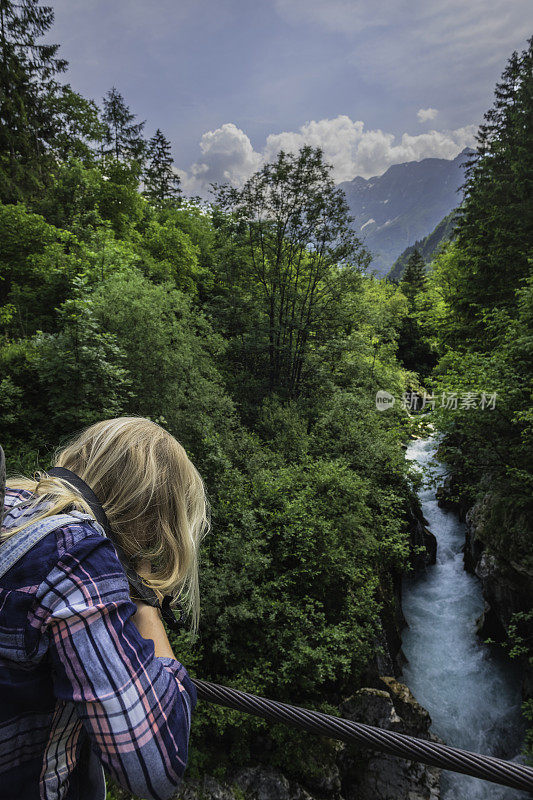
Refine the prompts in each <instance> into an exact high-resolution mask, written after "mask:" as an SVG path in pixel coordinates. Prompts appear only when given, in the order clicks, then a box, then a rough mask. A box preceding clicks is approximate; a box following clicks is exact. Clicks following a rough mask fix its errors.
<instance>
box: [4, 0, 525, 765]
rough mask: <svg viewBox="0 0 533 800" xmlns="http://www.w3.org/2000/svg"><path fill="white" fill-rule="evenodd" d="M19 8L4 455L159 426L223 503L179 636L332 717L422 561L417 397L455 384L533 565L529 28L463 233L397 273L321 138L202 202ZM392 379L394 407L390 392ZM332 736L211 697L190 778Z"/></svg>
mask: <svg viewBox="0 0 533 800" xmlns="http://www.w3.org/2000/svg"><path fill="white" fill-rule="evenodd" d="M0 17H1V19H0V22H1V26H0V29H1V33H0V51H1V52H0V99H1V104H2V112H1V116H0V201H1V205H0V326H1V327H0V330H1V341H0V413H1V441H2V444H3V446H4V448H5V451H6V458H7V461H8V469H9V472H11V473H13V472H24V473H26V474H27V473H31V472H33V471H34V470H35V469H36V468H37V467H38V466H41V467H43V466H44V467H46V466H48V465H49V463H50V458H51V454H52V451H53V449H54V448H55V447H56V446H57V445H58V444H60V443H61V442H62V441H63V440H64V439H65V438H66V437H68V436H70V435H71V434H72V433H73V432H75V431H77V430H78V429H80V428H81V427H83V426H85V425H87V424H90V423H92V422H95V421H97V420H99V419H102V418H105V417H112V416H119V415H123V414H137V415H143V416H148V417H150V418H151V419H153V420H156V421H157V422H159V423H160V424H162V425H163V426H165V427H166V428H167V429H168V430H169V431H170V432H171V433H172V434H173V435H174V436H176V438H177V439H178V440H179V441H181V442H182V443H183V445H184V446H185V448H186V450H187V452H188V453H189V455H190V457H191V458H192V460H193V461H194V463H195V464H196V466H197V467H198V469H199V470H200V472H201V474H202V476H203V477H204V479H205V481H206V484H207V487H208V491H209V495H210V501H211V505H212V532H211V534H210V535H209V536H208V537H207V539H206V540H205V541H204V543H203V553H202V558H201V596H202V613H201V623H200V627H201V630H200V634H199V636H198V637H197V638H193V637H192V635H191V634H189V633H187V632H184V633H183V634H181V635H180V636H179V637H174V639H173V646H174V649H175V652H176V654H177V655H178V657H179V658H180V660H182V661H183V663H184V664H185V665H186V666H187V668H188V669H189V671H190V672H191V674H192V675H193V676H198V677H201V678H203V679H206V680H212V681H215V682H219V683H222V684H227V685H229V686H235V687H237V688H242V689H246V690H249V691H251V692H254V693H257V694H263V695H266V696H270V697H273V698H276V699H278V700H282V701H289V702H291V703H293V704H297V705H305V706H309V707H313V708H316V709H319V710H324V711H328V712H331V713H336V712H337V707H338V703H339V700H340V699H341V698H343V697H346V696H348V695H350V694H351V693H353V691H354V689H355V688H357V687H358V686H360V685H361V681H362V680H363V678H364V676H365V674H366V671H367V670H368V666H369V663H370V662H371V660H372V657H373V655H374V653H375V649H376V642H377V637H378V635H379V630H380V625H381V615H382V613H383V611H384V609H385V608H386V607H387V606H388V605H390V604H391V603H393V602H394V590H393V584H394V581H395V580H396V579H397V578H398V576H399V575H400V574H401V573H402V572H405V571H407V570H408V569H409V564H410V562H411V560H412V559H411V558H410V555H412V554H410V552H409V520H410V516H409V514H410V511H409V509H410V508H411V505H412V501H413V486H414V484H415V479H414V477H413V475H412V474H411V472H410V469H409V467H408V465H407V464H406V462H405V459H404V450H403V447H402V445H404V444H405V442H406V440H407V439H408V437H409V435H410V433H411V431H412V430H413V425H414V422H413V420H414V417H415V416H416V415H415V414H413V413H412V409H411V410H410V409H409V408H408V407H407V406H408V404H407V403H406V402H405V398H406V397H410V396H411V395H410V393H411V392H416V393H417V396H418V397H422V396H425V397H427V396H428V394H429V393H432V396H433V398H437V402H435V403H434V406H435V408H434V410H431V405H430V404H428V403H427V402H426V404H425V408H423V409H421V410H422V411H428V410H429V413H430V415H431V419H432V420H433V421H436V422H437V423H438V425H439V427H440V428H441V430H442V431H443V432H444V434H445V447H444V455H445V457H446V460H447V462H448V463H449V464H450V465H451V466H452V468H453V470H454V474H455V475H456V489H457V493H458V495H461V496H464V497H468V499H469V501H471V502H473V501H474V499H475V498H476V497H477V496H478V495H479V493H485V492H487V488H488V487H494V491H493V492H492V494H491V498H492V499H491V503H492V506H491V516H490V518H491V521H492V522H491V526H490V529H489V534H488V537H489V538H488V540H487V542H486V544H487V547H489V548H492V549H493V551H494V552H496V553H500V552H501V553H504V554H505V555H506V557H509V554H510V555H511V557H512V559H513V560H516V561H518V562H520V563H521V564H522V565H524V567H528V568H533V562H532V547H531V538H530V537H531V529H530V527H528V524H529V523H528V519H529V520H531V507H530V506H529V505H528V502H530V501H529V498H530V497H531V473H530V471H529V466H530V465H529V463H528V456H529V455H530V453H531V446H532V422H533V420H532V417H531V406H530V400H531V383H530V375H531V363H530V360H531V355H532V347H533V335H532V332H531V330H532V326H531V322H532V316H533V306H532V299H533V285H532V282H531V277H530V273H531V257H530V256H529V257H528V250H527V246H528V236H529V233H530V231H529V228H528V226H529V224H530V220H531V219H533V213H531V212H532V209H531V191H530V190H531V166H532V165H531V159H532V155H531V154H532V148H531V88H532V84H531V63H532V49H531V43H530V45H529V49H528V50H527V51H525V52H524V53H522V54H516V53H515V54H513V56H512V58H511V59H510V61H509V64H508V66H507V68H506V71H505V73H504V76H503V78H502V83H501V84H500V85H499V87H498V88H497V91H496V100H495V104H494V107H493V109H492V110H491V111H490V112H488V114H487V115H486V121H485V123H484V125H482V126H481V128H480V134H479V146H478V148H477V152H476V154H475V156H473V158H472V160H471V165H470V167H469V170H468V173H467V183H466V194H465V201H464V204H463V206H462V208H461V209H460V218H459V221H458V223H457V225H458V227H457V235H456V237H455V238H454V241H453V243H451V244H448V245H447V246H445V247H444V249H443V250H442V251H441V252H440V253H439V255H438V256H437V258H436V259H435V260H434V262H433V263H432V264H431V265H430V268H429V270H428V271H425V270H424V269H422V270H419V269H417V268H416V264H415V263H414V262H413V265H412V269H409V268H408V269H407V271H406V274H405V275H404V279H403V280H402V281H401V282H400V284H399V285H395V284H393V283H391V282H388V281H386V280H378V279H376V278H373V277H369V276H368V275H367V274H366V272H365V270H366V268H367V267H368V266H369V265H370V263H371V255H370V254H369V253H368V252H367V251H366V250H365V248H364V246H363V245H362V244H361V242H360V241H359V240H358V239H357V237H356V236H355V234H354V232H353V230H352V228H351V226H350V218H349V214H348V209H347V205H346V201H345V198H344V195H343V193H342V191H340V190H339V189H337V188H336V187H335V184H334V182H333V180H332V177H331V166H330V165H328V164H326V163H325V162H324V159H323V155H322V152H321V151H320V149H318V148H312V147H307V146H305V147H303V148H302V149H301V150H300V151H299V152H298V153H295V154H292V153H284V152H280V153H279V154H278V156H277V157H276V159H275V160H274V161H272V162H271V163H269V164H266V165H264V166H263V167H262V168H260V169H259V170H258V171H257V172H256V173H255V174H254V175H253V176H252V177H251V178H250V179H249V180H248V181H247V182H246V183H245V184H244V186H243V187H241V188H234V187H231V186H228V185H219V186H214V187H213V195H212V202H210V203H207V202H205V201H202V200H200V199H199V198H186V197H184V196H183V194H182V192H181V190H180V185H179V179H178V178H177V175H176V172H175V171H174V170H173V167H172V157H171V154H170V143H169V142H168V140H167V139H166V137H165V135H164V133H163V132H162V131H161V130H159V129H157V131H156V133H155V134H154V135H153V136H151V137H149V138H145V134H144V127H145V124H144V123H142V122H139V121H137V117H136V115H135V114H134V113H133V111H131V110H130V109H129V107H128V105H127V102H126V100H125V99H124V98H123V97H122V96H121V94H120V92H119V91H118V90H117V89H116V88H112V89H110V91H109V92H108V93H107V95H106V97H105V98H104V99H103V102H102V105H101V106H97V105H96V104H95V103H94V102H93V101H90V100H86V99H85V98H83V97H81V96H80V95H79V94H77V93H76V92H75V91H74V90H73V89H72V88H71V86H69V85H68V84H67V83H65V82H64V81H63V80H60V77H61V73H63V72H64V71H65V69H66V66H67V65H66V64H65V62H63V61H62V60H61V59H60V58H59V56H58V48H57V46H52V45H46V46H43V45H39V44H38V42H39V40H40V38H41V36H42V35H43V34H44V33H46V32H47V31H48V30H49V29H50V27H51V25H52V22H53V12H52V11H51V10H49V9H47V8H45V7H40V6H39V4H38V2H36V1H35V0H25V1H24V2H22V3H21V4H15V3H12V2H2V3H1V4H0ZM154 122H155V124H157V121H154ZM408 267H409V265H408ZM378 390H386V391H388V392H390V393H391V394H393V395H394V396H395V397H396V398H397V402H396V403H395V404H394V407H393V408H390V409H388V410H387V411H386V412H382V411H378V410H377V409H376V403H375V396H376V392H377V391H378ZM452 392H456V393H457V394H458V395H459V396H462V395H464V394H465V393H467V392H470V393H477V394H478V395H479V396H481V393H483V392H485V393H487V395H493V394H494V393H495V392H496V393H497V401H496V406H495V408H494V409H493V410H490V409H483V410H481V409H479V410H478V412H476V411H475V410H472V407H471V406H470V407H468V406H464V405H463V406H461V403H459V404H458V407H457V408H453V407H445V405H443V404H441V401H440V397H441V395H442V393H446V394H450V393H452ZM402 398H404V402H401V399H402ZM524 617H525V618H526V619H525V621H522V620H518V621H517V628H516V635H515V641H514V642H513V646H514V648H515V650H517V651H518V650H522V651H524V650H527V647H528V645H527V642H526V641H525V634H524V632H523V631H524V629H525V628H527V614H524ZM333 746H334V745H333V744H332V743H331V742H329V741H328V740H325V739H319V738H313V737H308V736H306V735H305V734H299V733H295V732H294V731H292V730H288V729H285V728H283V727H281V726H270V725H268V724H267V723H266V722H264V721H262V720H259V719H254V718H250V717H248V716H243V715H241V714H239V713H238V712H234V711H231V710H229V709H222V708H221V707H218V706H214V705H210V704H203V703H199V704H198V708H197V711H196V713H195V716H194V720H193V728H192V733H191V752H190V759H189V766H188V774H191V775H193V776H194V775H197V774H202V773H207V774H212V775H219V776H223V775H224V774H225V770H226V769H227V768H230V767H234V766H235V765H247V764H250V763H261V762H264V761H266V762H268V763H270V764H274V765H276V766H279V767H280V768H281V769H282V770H284V772H285V773H286V774H288V775H294V776H296V777H298V776H299V775H301V774H302V773H306V774H309V772H313V771H314V772H316V774H320V773H321V771H322V770H323V769H324V767H325V765H327V763H328V759H330V758H331V753H332V748H333Z"/></svg>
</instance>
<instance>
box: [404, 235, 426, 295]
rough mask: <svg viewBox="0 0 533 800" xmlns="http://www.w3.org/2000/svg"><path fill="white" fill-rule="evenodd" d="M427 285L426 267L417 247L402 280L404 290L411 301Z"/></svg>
mask: <svg viewBox="0 0 533 800" xmlns="http://www.w3.org/2000/svg"><path fill="white" fill-rule="evenodd" d="M425 283H426V265H425V263H424V259H423V258H422V256H421V255H420V250H418V248H416V247H415V249H414V250H413V252H412V253H411V255H410V256H409V260H408V262H407V265H406V267H405V272H404V273H403V278H402V289H403V291H404V293H405V294H406V296H407V297H409V299H411V300H412V299H413V298H414V296H415V294H417V293H418V292H420V291H422V289H423V288H424V286H425Z"/></svg>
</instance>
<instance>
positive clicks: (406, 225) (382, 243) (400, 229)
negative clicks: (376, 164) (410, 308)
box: [339, 148, 473, 275]
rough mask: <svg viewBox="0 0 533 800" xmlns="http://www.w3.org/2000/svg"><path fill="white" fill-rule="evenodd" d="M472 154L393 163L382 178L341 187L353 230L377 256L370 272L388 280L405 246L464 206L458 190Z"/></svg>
mask: <svg viewBox="0 0 533 800" xmlns="http://www.w3.org/2000/svg"><path fill="white" fill-rule="evenodd" d="M472 152H473V151H472V150H470V149H469V148H465V149H464V150H463V151H462V152H461V153H459V155H458V156H456V157H455V158H454V159H447V158H424V159H422V161H407V162H406V163H405V164H393V165H392V167H389V169H388V170H387V171H386V172H384V173H383V175H379V176H376V177H374V178H368V179H366V178H361V177H360V176H357V177H355V178H354V179H353V180H352V181H345V182H344V183H341V184H339V186H340V188H341V189H343V190H344V192H345V194H346V200H347V202H348V205H349V207H350V212H351V214H352V217H354V222H353V227H354V229H355V231H356V232H357V233H358V234H359V236H360V238H361V239H362V240H363V241H364V243H365V244H366V246H367V247H368V249H369V250H370V252H371V253H372V254H373V256H374V258H373V261H372V264H371V265H370V271H374V272H375V273H376V274H377V275H386V274H387V273H388V272H389V270H390V269H391V267H392V265H393V264H394V262H395V261H396V259H397V258H398V256H399V255H400V254H401V253H402V252H403V251H404V250H405V248H406V247H409V245H412V244H413V242H415V241H417V240H419V239H423V238H424V237H425V236H427V235H428V234H429V233H430V232H431V231H433V229H434V228H435V227H436V225H437V224H438V223H439V222H440V221H441V220H442V219H443V217H445V216H447V214H449V213H450V211H452V210H453V209H454V208H456V207H457V206H458V205H459V204H460V202H461V200H462V193H461V192H460V191H458V189H459V187H460V186H461V185H462V184H463V183H464V164H465V162H466V161H467V159H468V157H469V155H470V154H471V153H472Z"/></svg>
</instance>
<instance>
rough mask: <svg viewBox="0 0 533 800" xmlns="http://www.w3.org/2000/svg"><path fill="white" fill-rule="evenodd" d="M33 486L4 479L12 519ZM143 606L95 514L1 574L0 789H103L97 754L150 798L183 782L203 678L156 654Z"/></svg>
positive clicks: (6, 792) (25, 798)
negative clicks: (144, 631)
mask: <svg viewBox="0 0 533 800" xmlns="http://www.w3.org/2000/svg"><path fill="white" fill-rule="evenodd" d="M29 497H31V495H30V494H29V493H28V492H24V491H22V492H15V491H13V490H10V489H9V488H8V490H7V492H6V498H5V506H4V513H5V515H6V516H5V519H4V523H3V525H4V528H9V527H10V526H12V525H14V524H15V522H16V519H17V516H18V514H20V511H19V510H17V509H16V508H15V506H16V504H17V503H19V502H21V501H22V500H25V499H28V498H29ZM8 542H9V539H8V540H7V542H6V543H8ZM1 554H2V546H0V559H1ZM135 611H136V606H135V605H134V603H133V602H132V601H131V599H130V596H129V591H128V582H127V579H126V575H125V573H124V570H123V569H122V566H121V564H120V562H119V560H118V557H117V555H116V552H115V549H114V547H113V544H112V543H111V541H110V540H109V539H107V538H106V537H104V536H102V535H101V534H100V533H99V532H98V530H97V529H96V528H95V527H93V525H92V524H91V522H87V521H80V522H79V524H68V525H65V526H63V527H62V528H59V529H57V530H54V531H52V532H51V533H49V534H47V535H46V536H45V537H44V538H43V539H42V540H41V541H40V542H38V543H37V544H36V545H35V546H34V547H33V548H32V549H31V550H30V551H29V552H28V553H26V555H24V556H23V557H22V558H21V560H20V561H18V562H17V563H16V564H15V565H14V566H13V567H11V569H9V570H8V571H7V572H6V573H5V574H4V576H3V577H2V578H0V800H81V798H91V800H93V797H96V798H97V800H100V797H102V798H103V797H104V794H103V793H102V789H103V780H102V770H101V766H100V765H103V766H104V767H105V769H106V771H107V772H108V773H109V774H110V775H111V776H112V777H113V778H114V779H115V780H116V781H117V782H118V783H119V784H120V785H121V786H122V787H124V788H125V789H127V790H129V791H130V792H132V793H133V794H136V795H138V796H140V797H142V798H155V799H156V800H168V798H170V797H172V796H173V795H174V794H175V793H176V791H177V788H178V787H179V786H180V784H181V779H182V777H183V774H184V771H185V767H186V764H187V749H188V741H189V729H190V722H191V713H192V710H193V709H194V707H195V705H196V700H197V696H196V689H195V687H194V684H193V683H192V681H191V679H190V677H189V675H188V674H187V671H186V669H185V667H184V666H183V665H182V664H180V663H179V661H176V660H174V659H172V658H161V657H156V656H155V655H154V644H153V642H152V641H151V640H146V639H143V637H142V636H141V635H140V634H139V632H138V630H137V628H136V626H135V624H134V623H133V622H132V619H131V616H132V614H134V613H135ZM95 773H96V774H95ZM91 786H92V787H94V786H98V787H99V788H98V789H96V790H95V789H94V788H93V789H91V788H90V787H91ZM95 792H96V794H95Z"/></svg>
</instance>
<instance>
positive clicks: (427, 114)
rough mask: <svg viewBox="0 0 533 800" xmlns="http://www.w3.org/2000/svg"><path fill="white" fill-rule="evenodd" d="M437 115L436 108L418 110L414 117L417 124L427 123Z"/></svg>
mask: <svg viewBox="0 0 533 800" xmlns="http://www.w3.org/2000/svg"><path fill="white" fill-rule="evenodd" d="M438 113H439V112H438V110H437V109H436V108H419V109H418V111H417V112H416V116H417V117H418V121H419V122H427V121H428V120H429V119H435V117H436V116H437V114H438Z"/></svg>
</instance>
